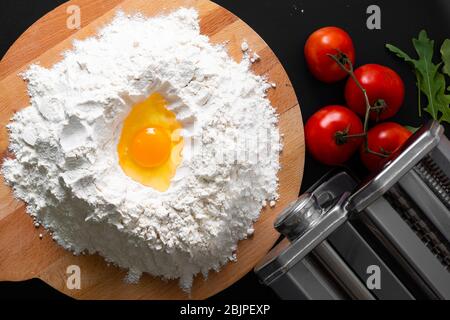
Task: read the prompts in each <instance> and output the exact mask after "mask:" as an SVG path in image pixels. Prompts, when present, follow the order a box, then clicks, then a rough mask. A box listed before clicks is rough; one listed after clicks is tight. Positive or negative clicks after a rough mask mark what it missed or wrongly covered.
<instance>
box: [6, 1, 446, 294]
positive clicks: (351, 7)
mask: <svg viewBox="0 0 450 320" xmlns="http://www.w3.org/2000/svg"><path fill="white" fill-rule="evenodd" d="M63 2H64V1H60V0H36V1H30V0H1V1H0V56H3V55H4V54H5V52H6V50H7V49H8V48H9V46H10V45H11V44H12V43H13V42H14V41H15V39H17V38H18V37H19V36H20V34H21V33H22V32H23V31H25V29H26V28H27V27H28V26H30V25H31V24H32V23H33V22H35V21H36V20H37V19H38V18H39V17H41V16H42V15H44V14H45V13H47V12H48V11H50V10H51V9H53V8H54V7H56V6H58V5H59V4H61V3H63ZM216 2H217V3H219V4H220V5H222V6H223V7H225V8H227V9H229V10H230V11H232V12H233V13H235V14H236V15H238V16H239V17H240V18H241V19H242V20H244V21H245V22H247V24H249V25H250V26H251V27H252V28H253V29H254V30H255V31H256V32H258V33H259V35H260V36H261V37H262V38H263V39H264V40H265V41H266V42H267V43H268V44H269V46H270V47H271V48H272V50H273V51H274V52H275V54H276V55H277V56H278V58H279V59H280V61H281V62H282V64H283V65H284V67H285V69H286V71H287V73H288V74H289V77H290V79H291V81H292V84H293V85H294V88H295V91H296V92H297V96H298V98H299V101H300V105H301V110H302V114H303V119H304V120H305V121H306V119H308V117H309V116H310V115H312V113H314V112H315V111H316V110H317V109H318V108H319V107H321V106H325V105H328V104H336V103H338V104H343V103H344V99H343V86H344V82H340V83H337V84H333V85H326V84H323V83H321V82H319V81H317V80H315V79H314V78H312V76H311V75H310V74H309V72H308V71H307V70H306V66H305V63H304V57H303V45H304V43H305V40H306V38H307V36H308V35H309V34H310V33H311V32H313V31H314V30H315V29H317V28H319V27H323V26H327V25H335V26H339V27H342V28H344V29H346V30H347V31H348V32H349V33H350V35H351V36H352V38H353V40H354V44H355V48H356V65H362V64H365V63H379V64H384V65H387V66H389V67H391V68H393V69H394V70H396V71H397V72H398V73H399V74H400V76H401V77H402V79H403V80H404V82H405V85H406V100H405V104H404V106H403V108H402V109H401V111H400V112H399V114H398V115H397V116H396V117H395V118H394V119H393V120H394V121H397V122H399V123H401V124H404V125H412V126H418V125H420V124H421V123H422V122H423V121H425V120H422V119H419V118H418V116H417V101H416V100H417V98H416V95H417V91H416V88H415V83H414V81H415V80H414V76H413V73H412V72H411V70H410V68H409V67H408V66H406V65H405V64H404V63H402V62H400V61H399V60H397V59H396V58H394V57H393V56H392V54H390V53H388V52H387V51H386V50H385V49H384V44H385V43H386V42H389V43H392V44H395V45H396V46H398V47H400V48H402V49H404V50H406V51H407V52H409V53H412V50H413V48H412V45H411V38H412V37H415V36H417V34H418V33H419V31H420V30H421V29H426V30H427V31H428V34H429V36H430V38H432V39H435V40H436V42H437V44H439V45H440V44H441V43H442V41H443V40H444V39H445V37H449V36H450V19H449V17H450V0H423V1H411V0H395V1H393V0H383V1H381V0H378V1H377V0H369V1H367V0H245V1H243V0H240V1H239V0H218V1H216ZM371 4H377V5H379V6H380V8H381V20H382V29H381V30H368V29H367V28H366V19H367V14H366V9H367V7H368V6H369V5H371ZM436 49H437V48H436ZM0 94H1V93H0ZM447 129H448V128H447ZM447 132H448V130H447ZM305 166H306V168H307V170H305V173H304V177H303V185H302V190H305V189H306V188H307V187H308V186H310V185H311V184H313V183H314V182H315V181H316V180H317V179H318V178H320V177H321V176H322V175H323V174H325V173H326V172H327V171H328V170H329V169H330V168H329V167H326V166H322V165H320V164H318V163H317V162H315V161H313V160H312V159H311V158H310V157H309V156H307V158H306V164H305ZM349 166H350V167H351V168H352V169H353V170H354V171H356V172H358V173H359V174H360V175H364V174H365V171H364V170H363V169H362V168H361V166H360V164H359V162H358V159H353V160H352V161H350V163H349ZM0 259H1V257H0ZM3 297H10V298H63V299H64V298H65V297H64V296H63V295H62V294H60V293H58V292H56V291H55V290H54V289H52V288H50V287H49V286H47V285H46V284H44V283H43V282H41V281H40V280H29V281H25V282H21V283H9V282H3V283H0V298H3ZM225 298H226V299H241V298H247V299H248V298H255V299H256V298H267V299H270V298H275V295H274V294H273V293H272V291H271V290H270V289H268V288H266V287H263V286H261V285H259V283H258V281H257V279H256V277H255V275H254V274H253V273H250V274H248V275H247V276H245V277H244V278H243V279H242V280H240V281H239V282H237V283H236V284H234V285H233V286H231V287H230V288H228V289H227V290H225V291H223V292H221V293H220V294H218V295H216V296H214V297H213V298H212V299H225Z"/></svg>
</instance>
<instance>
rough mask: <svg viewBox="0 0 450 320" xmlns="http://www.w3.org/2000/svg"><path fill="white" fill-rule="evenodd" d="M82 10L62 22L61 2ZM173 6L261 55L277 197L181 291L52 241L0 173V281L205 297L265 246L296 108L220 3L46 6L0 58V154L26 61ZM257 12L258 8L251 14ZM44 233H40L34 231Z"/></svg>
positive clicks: (49, 58) (22, 90) (92, 291)
mask: <svg viewBox="0 0 450 320" xmlns="http://www.w3.org/2000/svg"><path fill="white" fill-rule="evenodd" d="M70 5H77V6H79V7H80V9H81V28H80V29H79V30H70V29H68V28H67V27H66V21H67V19H68V17H69V14H68V12H67V8H68V7H69V6H70ZM179 7H194V8H196V9H197V10H198V11H199V14H200V21H201V32H202V34H205V35H208V36H209V37H210V39H211V42H213V43H223V42H227V43H228V48H229V52H230V55H231V56H232V57H233V58H234V59H235V60H236V61H239V60H240V59H241V58H242V52H241V49H240V45H241V43H242V41H243V40H244V39H245V40H246V41H247V42H248V43H249V45H250V48H251V49H252V50H254V51H255V52H257V53H258V54H259V55H260V56H261V60H260V61H259V62H257V63H255V64H254V65H253V67H252V69H253V71H254V72H255V73H257V74H261V75H267V76H268V78H269V79H270V81H271V82H275V83H276V84H277V88H276V89H275V90H270V92H269V94H268V96H269V99H270V100H271V102H272V104H273V106H274V107H276V109H277V111H278V113H279V114H280V124H279V126H280V130H281V132H282V133H283V134H284V149H283V152H282V154H281V164H282V169H281V171H280V173H279V180H280V190H279V191H280V201H279V202H278V204H277V205H276V206H275V207H274V208H266V209H264V210H263V211H262V212H261V217H260V219H259V220H258V222H257V223H256V224H255V233H254V235H253V236H252V237H251V238H250V239H247V240H243V241H241V242H240V243H239V246H238V250H237V258H238V259H237V262H231V263H228V264H227V265H226V266H225V267H224V268H223V269H222V270H221V271H220V272H211V273H210V275H209V277H208V279H207V280H204V279H203V278H202V277H200V276H199V277H197V278H196V279H195V281H194V285H193V289H192V293H191V295H190V296H188V295H186V294H185V293H184V292H182V291H181V290H180V289H179V287H178V282H177V281H162V280H160V279H158V278H154V277H152V276H150V275H144V276H143V278H142V279H141V281H140V282H139V283H138V284H126V283H125V282H124V281H123V278H124V276H125V274H126V272H125V271H124V270H121V269H119V268H117V267H114V266H107V264H106V263H105V262H104V261H103V259H102V258H101V257H99V256H96V255H94V256H73V255H72V254H71V253H70V252H67V251H65V250H63V249H62V248H61V247H59V246H58V245H56V244H55V243H54V242H53V241H52V240H51V237H50V236H49V235H47V234H46V231H45V230H43V229H42V228H39V229H36V228H34V226H33V224H32V219H31V218H30V217H29V216H28V215H27V214H26V212H25V205H24V203H22V202H20V201H18V200H15V199H14V198H13V196H12V193H11V190H10V188H9V187H8V186H6V185H5V183H4V180H3V178H0V280H12V281H20V280H24V279H29V278H36V277H37V278H40V279H42V280H43V281H45V282H47V283H48V284H50V285H51V286H52V287H54V288H56V289H57V290H59V291H61V292H63V293H65V294H67V295H70V296H72V297H75V298H80V299H110V298H111V299H188V298H192V299H204V298H207V297H209V296H211V295H213V294H215V293H217V292H219V291H221V290H223V289H225V288H227V287H228V286H230V285H231V284H233V283H234V282H236V281H237V280H239V279H240V278H241V277H242V276H244V275H245V274H246V273H248V272H249V271H251V269H252V268H253V266H254V265H255V264H256V263H257V262H258V261H259V260H260V259H261V258H262V257H263V256H264V255H265V254H266V253H267V252H268V250H269V249H270V248H271V247H272V245H273V244H274V242H275V241H276V239H277V237H278V235H277V233H276V231H275V230H274V228H273V221H274V219H275V217H276V216H277V215H278V214H279V212H280V211H281V210H282V209H283V208H285V207H286V205H287V204H288V203H290V202H291V201H293V200H295V199H296V198H297V196H298V193H299V189H300V183H301V178H302V175H303V165H304V138H303V124H302V119H301V114H300V108H299V105H298V102H297V98H296V96H295V92H294V90H293V88H292V85H291V83H290V81H289V79H288V76H287V75H286V72H285V71H284V69H283V67H282V66H281V64H280V62H279V61H278V59H277V58H276V56H275V55H274V53H273V52H272V51H271V50H270V48H269V47H268V46H267V44H266V43H265V42H264V41H263V40H262V39H261V38H260V37H259V36H258V35H257V34H256V33H255V32H254V31H253V30H252V29H251V28H250V27H249V26H248V25H246V24H245V23H244V22H243V21H241V20H240V19H239V18H238V17H236V16H235V15H233V14H232V13H230V12H229V11H227V10H225V9H224V8H222V7H220V6H218V5H216V4H214V3H212V2H210V1H207V0H198V1H195V0H152V1H148V0H73V1H69V2H67V3H65V4H63V5H61V6H60V7H58V8H56V9H55V10H53V11H51V12H50V13H48V14H47V15H45V16H44V17H42V18H41V19H40V20H38V21H37V22H36V23H35V24H33V25H32V26H31V27H30V28H29V29H28V30H27V31H26V32H25V33H23V34H22V36H21V37H20V38H19V39H18V40H17V41H16V42H15V43H14V44H13V45H12V46H11V48H10V49H9V50H8V52H7V54H6V55H5V56H4V57H3V59H2V60H1V62H0V156H1V158H2V159H3V158H4V157H7V156H9V154H8V152H7V147H8V133H7V130H6V127H5V126H6V125H7V123H8V122H9V120H10V118H11V116H12V115H13V114H14V112H16V111H18V110H20V109H21V108H24V107H26V106H27V105H28V104H29V97H28V95H27V93H26V83H25V82H24V81H23V80H22V79H21V78H20V76H19V75H18V74H19V73H20V72H21V71H23V70H25V69H26V68H27V67H28V66H29V65H30V64H31V63H39V64H40V65H42V66H44V67H51V66H52V65H53V64H54V63H56V62H58V61H59V60H61V53H62V52H63V51H64V50H67V49H70V48H71V44H72V41H73V40H74V39H84V38H86V37H89V36H92V35H94V34H95V33H96V32H97V30H98V29H99V28H101V26H103V25H105V24H107V23H108V22H109V21H111V19H112V18H113V17H114V15H115V13H116V12H117V10H119V9H120V10H123V11H125V12H127V13H134V12H141V13H142V14H144V15H146V16H154V15H158V14H162V13H168V12H170V11H173V10H174V9H177V8H179ZM255 14H257V13H255ZM40 233H42V234H45V236H44V238H43V239H42V240H40V239H39V234H40ZM70 265H78V266H80V269H81V289H79V290H69V289H68V288H67V286H66V281H67V278H68V274H67V273H66V272H67V267H68V266H70Z"/></svg>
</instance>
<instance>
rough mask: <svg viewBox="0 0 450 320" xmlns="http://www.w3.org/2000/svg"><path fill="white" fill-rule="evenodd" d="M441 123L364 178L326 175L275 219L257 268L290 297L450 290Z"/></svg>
mask: <svg viewBox="0 0 450 320" xmlns="http://www.w3.org/2000/svg"><path fill="white" fill-rule="evenodd" d="M443 131H444V130H443V128H442V127H441V126H440V125H439V124H438V123H437V122H430V123H429V124H428V125H426V126H424V127H423V128H422V129H421V130H419V131H418V132H417V133H416V134H415V135H414V136H413V137H412V138H411V139H409V140H408V142H407V143H406V144H405V145H404V146H403V148H402V150H400V151H399V152H397V153H396V154H395V155H394V156H393V160H392V161H391V162H390V163H388V164H387V165H386V166H385V167H384V168H383V170H381V171H380V172H378V173H377V174H376V175H374V176H373V177H371V178H370V179H368V180H366V181H364V182H362V183H358V182H357V181H356V179H354V178H353V177H352V176H351V175H350V174H349V173H347V172H345V171H340V172H337V173H336V172H335V173H332V174H329V175H327V176H326V177H324V178H323V179H322V180H321V181H319V182H318V183H317V184H316V185H314V186H313V187H312V188H310V189H309V190H308V191H307V192H306V193H305V194H303V195H302V196H300V197H299V199H298V200H297V201H296V202H295V203H293V204H292V205H290V206H289V207H288V208H287V209H286V210H285V211H284V212H282V214H281V215H280V216H279V217H278V219H277V220H276V221H275V228H276V229H277V230H278V231H279V232H280V233H281V234H282V235H283V236H285V238H284V239H283V240H282V241H281V242H280V243H279V244H278V245H276V246H275V247H274V248H273V249H272V250H271V251H270V252H269V253H268V255H267V256H266V257H265V258H264V259H263V261H261V262H260V263H259V264H258V265H257V266H256V268H255V272H256V273H257V275H258V276H259V278H260V279H261V281H262V282H263V283H264V284H266V285H268V286H270V287H271V288H273V289H274V290H275V291H276V292H277V294H278V295H279V296H280V297H281V298H286V299H349V298H351V299H423V298H428V299H450V142H449V140H448V139H447V138H446V137H445V136H444V135H443Z"/></svg>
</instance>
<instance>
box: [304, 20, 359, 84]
mask: <svg viewBox="0 0 450 320" xmlns="http://www.w3.org/2000/svg"><path fill="white" fill-rule="evenodd" d="M339 51H340V52H342V53H344V54H345V55H346V56H347V57H348V59H349V60H350V61H351V62H352V64H354V63H355V49H354V47H353V41H352V39H351V38H350V36H349V35H348V33H347V32H345V31H344V30H342V29H340V28H337V27H325V28H321V29H319V30H316V31H314V32H313V33H312V34H311V35H310V36H309V38H308V40H306V44H305V58H306V62H307V64H308V67H309V70H310V71H311V73H312V74H313V75H314V76H315V77H316V78H317V79H319V80H320V81H323V82H328V83H331V82H336V81H339V80H342V79H344V78H345V77H346V76H347V73H346V72H345V71H344V70H342V69H341V68H340V67H339V65H338V64H337V63H336V62H335V61H334V60H333V59H331V58H330V57H329V56H328V55H327V54H333V55H335V54H338V53H339Z"/></svg>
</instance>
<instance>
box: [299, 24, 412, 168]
mask: <svg viewBox="0 0 450 320" xmlns="http://www.w3.org/2000/svg"><path fill="white" fill-rule="evenodd" d="M305 58H306V62H307V64H308V67H309V70H310V71H311V73H312V74H313V75H314V76H315V77H316V78H317V79H318V80H320V81H323V82H326V83H332V82H336V81H339V80H343V79H345V78H346V77H347V76H348V75H350V77H348V79H347V83H346V85H345V93H344V94H345V101H346V105H347V106H339V105H330V106H326V107H323V108H321V109H320V110H319V111H317V112H316V113H315V114H313V115H312V116H311V118H310V119H309V120H308V122H307V123H306V126H305V136H306V144H307V148H308V150H309V152H310V153H311V155H312V156H313V157H314V158H316V159H317V160H318V161H320V162H322V163H324V164H327V165H340V164H343V163H344V162H346V161H347V160H348V159H349V158H350V157H351V156H352V155H353V154H354V153H355V152H356V151H357V150H358V148H359V149H360V156H361V160H362V162H363V163H364V165H365V166H366V167H367V168H368V169H369V170H371V171H374V170H378V169H380V168H381V167H382V166H383V165H384V164H385V163H386V162H387V161H388V159H389V156H390V155H391V154H392V153H394V152H395V151H396V150H397V149H398V148H400V146H401V145H402V144H403V143H404V142H405V141H406V140H407V139H408V138H409V137H410V136H411V132H410V131H409V130H407V129H406V128H404V127H402V126H400V125H399V124H397V123H394V122H385V123H380V124H376V125H375V126H374V127H373V128H371V129H370V130H369V129H368V127H367V124H368V120H369V118H370V119H371V120H373V121H376V122H378V121H380V120H386V119H389V118H391V117H392V116H394V115H395V114H396V113H397V112H398V110H399V109H400V107H401V105H402V104H403V100H404V96H405V87H404V84H403V81H402V79H401V78H400V76H399V75H398V74H397V73H396V72H395V71H394V70H392V69H390V68H388V67H385V66H382V65H378V64H366V65H363V66H361V67H359V68H357V69H356V70H353V65H354V63H355V49H354V46H353V41H352V39H351V38H350V36H349V34H348V33H347V32H345V31H344V30H342V29H340V28H337V27H325V28H321V29H319V30H317V31H315V32H313V33H312V34H311V35H310V36H309V38H308V40H307V41H306V44H305ZM359 116H360V117H362V118H363V119H364V125H363V122H362V121H361V119H360V117H359Z"/></svg>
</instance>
